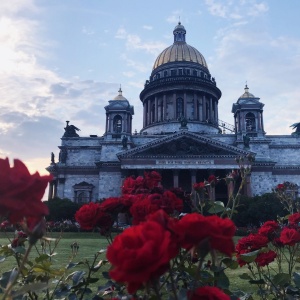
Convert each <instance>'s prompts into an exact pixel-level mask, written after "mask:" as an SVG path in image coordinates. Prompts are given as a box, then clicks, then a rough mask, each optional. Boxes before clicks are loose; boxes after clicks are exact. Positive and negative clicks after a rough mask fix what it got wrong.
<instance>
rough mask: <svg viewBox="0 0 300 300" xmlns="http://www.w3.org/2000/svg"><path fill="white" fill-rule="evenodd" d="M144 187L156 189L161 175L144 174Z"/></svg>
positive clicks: (155, 173) (154, 173) (153, 172)
mask: <svg viewBox="0 0 300 300" xmlns="http://www.w3.org/2000/svg"><path fill="white" fill-rule="evenodd" d="M144 177H145V185H146V186H147V188H148V189H150V190H152V189H153V188H154V187H157V186H158V184H159V183H160V182H161V175H160V174H159V173H158V172H155V171H152V172H145V173H144Z"/></svg>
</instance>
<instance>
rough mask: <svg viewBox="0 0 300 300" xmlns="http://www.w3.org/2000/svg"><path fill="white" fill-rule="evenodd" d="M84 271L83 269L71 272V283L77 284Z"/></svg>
mask: <svg viewBox="0 0 300 300" xmlns="http://www.w3.org/2000/svg"><path fill="white" fill-rule="evenodd" d="M84 274H85V272H84V271H77V272H74V273H73V276H72V280H73V285H78V284H79V283H80V282H81V280H82V279H83V276H84Z"/></svg>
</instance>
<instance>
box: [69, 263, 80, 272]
mask: <svg viewBox="0 0 300 300" xmlns="http://www.w3.org/2000/svg"><path fill="white" fill-rule="evenodd" d="M78 265H79V263H73V262H70V263H69V264H68V265H67V266H66V269H67V270H68V269H71V268H74V267H76V266H78Z"/></svg>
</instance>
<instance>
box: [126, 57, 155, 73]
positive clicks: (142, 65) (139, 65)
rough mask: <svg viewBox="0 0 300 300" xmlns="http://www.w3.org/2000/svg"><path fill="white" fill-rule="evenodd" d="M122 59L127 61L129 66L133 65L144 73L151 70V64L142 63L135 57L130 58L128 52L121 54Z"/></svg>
mask: <svg viewBox="0 0 300 300" xmlns="http://www.w3.org/2000/svg"><path fill="white" fill-rule="evenodd" d="M121 59H122V60H124V61H125V62H126V65H127V66H128V67H132V68H133V69H134V70H137V71H139V72H142V73H146V72H149V69H150V68H149V65H148V63H140V62H138V61H137V60H135V59H130V58H129V57H128V56H127V55H126V54H124V53H123V54H122V55H121Z"/></svg>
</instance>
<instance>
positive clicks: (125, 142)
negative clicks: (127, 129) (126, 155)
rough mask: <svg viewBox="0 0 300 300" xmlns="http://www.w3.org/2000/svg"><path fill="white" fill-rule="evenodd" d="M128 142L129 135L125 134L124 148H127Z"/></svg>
mask: <svg viewBox="0 0 300 300" xmlns="http://www.w3.org/2000/svg"><path fill="white" fill-rule="evenodd" d="M127 143H128V137H127V136H126V135H124V136H123V139H122V145H123V149H127Z"/></svg>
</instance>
